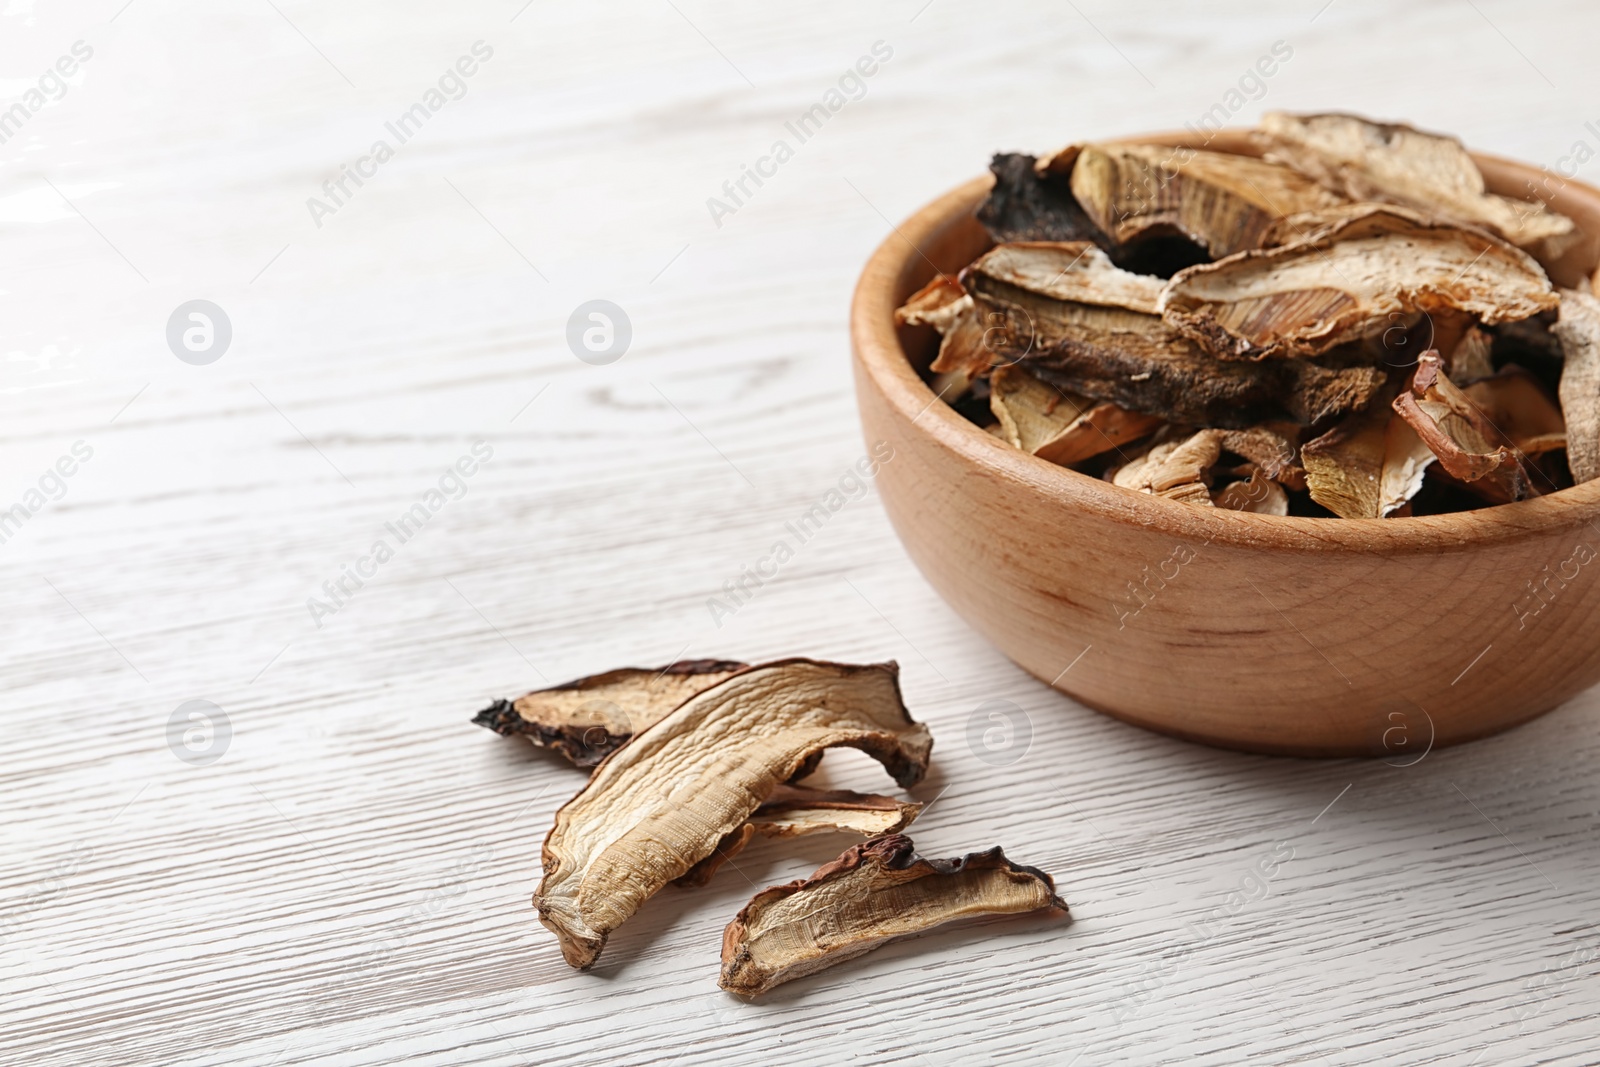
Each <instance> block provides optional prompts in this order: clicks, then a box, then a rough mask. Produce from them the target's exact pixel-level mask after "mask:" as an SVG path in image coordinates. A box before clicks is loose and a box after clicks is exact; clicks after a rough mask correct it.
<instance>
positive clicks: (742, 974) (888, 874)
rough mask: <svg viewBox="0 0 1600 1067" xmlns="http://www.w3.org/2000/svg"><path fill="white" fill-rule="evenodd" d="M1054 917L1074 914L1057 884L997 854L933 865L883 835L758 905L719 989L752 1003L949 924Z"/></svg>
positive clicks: (742, 916) (759, 898)
mask: <svg viewBox="0 0 1600 1067" xmlns="http://www.w3.org/2000/svg"><path fill="white" fill-rule="evenodd" d="M1046 910H1049V911H1054V912H1058V913H1060V914H1066V911H1067V904H1066V902H1065V901H1064V900H1062V899H1061V898H1060V897H1059V896H1057V895H1056V889H1055V882H1054V881H1053V880H1052V879H1051V877H1050V876H1049V875H1048V874H1046V873H1044V872H1043V871H1041V870H1038V869H1036V868H1033V867H1024V866H1022V865H1020V864H1015V863H1012V862H1011V861H1010V860H1008V859H1006V857H1005V853H1003V852H1002V851H1001V850H1000V849H998V848H992V849H990V850H988V851H987V852H974V853H972V854H970V855H968V856H965V857H962V858H959V859H952V860H928V859H924V858H923V857H921V856H919V855H917V854H916V852H915V850H914V846H913V844H912V842H911V839H910V838H908V837H905V836H904V835H901V834H895V835H893V836H889V837H881V838H878V839H876V840H874V841H868V842H865V843H863V844H860V845H854V846H852V847H851V848H850V849H848V850H847V851H846V852H845V853H844V854H843V855H842V856H840V857H839V858H838V859H836V860H834V861H832V862H831V863H828V864H825V865H823V866H822V867H820V868H818V869H817V870H816V872H815V873H813V874H812V875H811V877H809V878H805V879H801V880H798V881H794V882H790V883H789V884H787V885H780V886H772V887H770V888H768V889H764V890H762V891H761V892H759V893H757V894H756V895H755V896H754V897H752V898H751V900H750V902H749V903H748V904H746V905H745V906H744V908H743V909H742V910H740V912H739V914H738V915H737V916H736V917H735V918H734V920H733V921H732V922H730V923H729V924H728V927H727V929H726V930H725V931H723V936H722V976H721V979H720V981H719V982H718V984H719V985H721V986H722V988H723V989H726V990H728V991H729V992H732V993H740V994H743V995H745V996H753V995H756V994H759V993H765V992H767V991H768V990H770V989H772V988H773V987H775V986H778V985H781V984H783V983H784V982H787V981H790V980H791V979H795V978H801V977H804V976H805V975H808V974H815V973H816V972H818V971H821V970H824V969H826V968H828V967H832V966H834V965H835V964H839V963H843V962H845V961H846V960H849V959H854V958H855V957H857V956H860V955H863V954H864V953H867V952H871V951H872V950H873V949H875V948H879V947H881V946H882V945H885V944H887V943H889V942H891V941H893V940H896V939H898V938H902V937H907V936H910V935H913V934H917V933H921V932H922V931H925V930H930V929H932V928H934V927H936V926H940V925H943V924H945V923H948V922H953V921H956V920H961V919H972V918H978V917H982V916H989V915H1017V914H1025V913H1029V912H1039V911H1046Z"/></svg>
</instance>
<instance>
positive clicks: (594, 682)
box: [472, 659, 746, 767]
mask: <svg viewBox="0 0 1600 1067" xmlns="http://www.w3.org/2000/svg"><path fill="white" fill-rule="evenodd" d="M745 666H746V665H745V664H743V663H735V662H733V661H732V660H720V659H694V660H679V661H677V662H675V663H669V664H667V665H666V666H665V667H654V668H643V667H623V668H620V669H618V670H614V671H606V672H605V673H603V674H591V675H589V676H588V677H586V678H578V679H576V680H574V681H571V682H565V683H563V684H561V685H556V686H551V687H550V688H548V689H535V690H534V691H533V692H531V693H525V694H523V695H522V696H520V697H518V698H517V699H516V700H497V701H495V702H494V703H493V704H491V705H489V707H487V708H484V709H483V710H482V711H480V712H478V714H477V715H476V716H475V717H474V718H473V720H472V721H473V723H475V724H476V725H478V726H482V727H485V728H487V729H490V730H493V731H494V732H495V733H497V734H499V735H501V736H502V737H511V736H513V735H521V736H523V737H526V738H528V740H530V741H532V742H533V743H534V744H535V745H537V746H538V747H540V748H548V749H552V750H554V751H556V752H559V753H560V754H561V755H563V756H565V757H566V758H567V759H569V760H571V761H572V763H574V764H575V765H577V766H579V767H593V766H594V765H595V764H597V763H599V762H600V761H601V760H603V759H605V758H606V756H607V755H609V754H610V753H611V752H613V751H615V750H616V749H618V748H621V747H622V745H623V744H624V743H625V742H626V741H627V740H628V738H629V737H631V736H633V735H634V734H635V733H638V732H639V731H640V730H643V729H644V728H645V727H647V726H650V725H651V724H653V723H655V722H656V721H657V720H658V719H660V718H661V717H662V716H664V715H666V714H667V712H669V711H671V710H672V709H673V708H675V707H677V706H678V705H679V704H682V703H683V702H684V701H685V700H688V699H689V698H690V697H692V696H694V695H695V694H696V693H699V692H701V691H702V690H705V689H709V688H711V687H712V686H714V685H716V684H717V683H718V682H721V681H724V680H725V679H727V678H729V677H731V676H732V675H734V674H736V673H737V672H739V671H742V670H744V669H745Z"/></svg>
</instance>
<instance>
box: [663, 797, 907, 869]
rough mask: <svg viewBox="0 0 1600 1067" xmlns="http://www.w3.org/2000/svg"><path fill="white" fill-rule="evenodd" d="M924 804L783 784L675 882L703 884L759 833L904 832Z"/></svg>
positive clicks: (873, 835)
mask: <svg viewBox="0 0 1600 1067" xmlns="http://www.w3.org/2000/svg"><path fill="white" fill-rule="evenodd" d="M923 806H924V805H922V804H918V803H916V802H908V801H904V800H896V799H894V798H893V797H883V796H877V795H875V794H872V793H856V792H852V791H851V790H848V789H810V788H807V787H806V786H803V785H780V786H778V787H777V788H776V789H774V790H773V791H772V795H771V796H769V797H767V799H766V800H765V801H764V802H763V803H762V805H761V806H760V807H759V808H757V809H756V810H755V813H754V814H753V815H751V816H750V821H749V822H747V823H745V824H744V825H743V826H741V827H739V828H738V829H737V830H735V831H733V832H732V833H730V834H729V835H728V836H727V837H724V838H723V839H722V841H721V842H720V843H719V844H718V845H717V848H716V851H714V852H712V853H711V855H709V856H707V857H706V858H705V859H703V860H701V861H700V862H699V863H697V864H695V865H694V866H693V867H691V868H689V871H688V873H686V874H684V875H683V877H681V878H678V879H676V880H675V882H674V884H675V885H681V886H702V885H705V884H706V883H707V882H709V881H710V880H711V876H712V875H714V874H715V873H716V872H717V868H719V867H721V866H722V865H723V864H724V863H726V862H728V861H729V860H731V859H732V858H733V857H734V856H736V855H738V854H739V852H740V851H741V850H742V849H743V848H744V847H745V845H747V844H749V843H750V841H751V839H753V838H754V837H755V836H756V835H757V834H759V835H760V836H762V837H801V836H805V835H809V834H827V833H847V834H859V835H860V836H862V837H878V836H880V835H882V834H893V833H899V832H900V831H901V830H904V829H905V828H906V827H908V826H910V825H911V823H912V822H913V821H914V820H915V819H916V817H917V816H918V815H919V814H921V812H922V809H923Z"/></svg>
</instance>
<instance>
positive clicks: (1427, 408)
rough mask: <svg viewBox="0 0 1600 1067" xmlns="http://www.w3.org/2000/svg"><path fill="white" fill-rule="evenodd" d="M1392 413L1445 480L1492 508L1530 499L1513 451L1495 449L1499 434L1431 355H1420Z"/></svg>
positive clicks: (1434, 354) (1524, 475) (1504, 447)
mask: <svg viewBox="0 0 1600 1067" xmlns="http://www.w3.org/2000/svg"><path fill="white" fill-rule="evenodd" d="M1394 410H1395V411H1397V412H1398V413H1399V414H1400V416H1401V418H1403V419H1405V420H1406V422H1408V423H1410V425H1411V428H1412V429H1413V430H1415V431H1416V432H1417V436H1418V437H1420V438H1422V440H1423V442H1424V443H1425V444H1426V445H1427V446H1428V448H1429V449H1431V450H1432V451H1433V454H1434V455H1435V456H1438V457H1439V466H1440V468H1441V469H1442V470H1444V472H1445V473H1447V474H1448V475H1449V476H1450V477H1451V478H1454V479H1456V480H1457V481H1460V482H1462V483H1463V484H1465V485H1466V486H1467V488H1469V489H1471V490H1473V491H1474V492H1476V493H1478V494H1479V495H1480V496H1482V497H1484V499H1486V500H1489V501H1490V502H1492V503H1497V504H1503V503H1509V502H1511V501H1514V500H1522V499H1523V498H1525V497H1528V496H1531V495H1535V492H1536V491H1535V489H1534V488H1533V486H1532V485H1531V484H1530V483H1529V481H1528V474H1527V471H1526V470H1525V469H1524V468H1523V465H1522V461H1521V459H1520V457H1519V456H1518V455H1517V453H1516V451H1515V450H1514V449H1513V448H1511V447H1509V446H1508V445H1505V444H1496V443H1495V441H1496V440H1497V439H1499V438H1500V434H1499V432H1498V431H1497V430H1496V429H1495V428H1494V426H1493V425H1492V424H1491V423H1490V422H1489V420H1488V418H1487V417H1486V416H1485V415H1484V413H1483V410H1482V409H1481V408H1480V407H1479V406H1478V405H1477V404H1476V403H1474V402H1473V400H1472V398H1471V397H1469V396H1468V395H1467V394H1466V393H1464V392H1462V391H1461V390H1460V389H1459V388H1457V387H1456V386H1455V384H1454V383H1452V382H1451V381H1450V379H1449V378H1448V377H1446V376H1445V374H1444V371H1443V369H1442V364H1441V361H1440V359H1439V354H1438V353H1437V352H1424V353H1423V354H1422V356H1421V357H1420V358H1419V359H1418V360H1417V369H1416V371H1415V372H1413V374H1412V376H1411V382H1410V384H1409V386H1408V387H1407V388H1405V389H1403V390H1401V391H1400V395H1398V396H1396V397H1395V399H1394Z"/></svg>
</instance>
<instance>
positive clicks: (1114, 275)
mask: <svg viewBox="0 0 1600 1067" xmlns="http://www.w3.org/2000/svg"><path fill="white" fill-rule="evenodd" d="M973 274H981V275H983V276H985V277H988V278H992V279H994V280H995V281H998V282H1005V283H1006V284H1008V285H1014V286H1016V287H1017V288H1019V289H1026V290H1028V291H1029V292H1031V293H1038V294H1039V295H1041V296H1049V297H1054V298H1055V299H1057V300H1072V301H1076V302H1077V303H1080V304H1096V305H1099V306H1101V307H1120V308H1127V309H1128V310H1129V311H1142V312H1144V313H1145V314H1146V315H1155V314H1158V311H1157V307H1156V305H1157V302H1158V301H1159V300H1160V299H1161V289H1162V287H1163V286H1164V285H1165V284H1166V282H1165V281H1163V280H1162V279H1160V278H1157V277H1155V276H1154V275H1151V274H1135V273H1133V272H1132V271H1126V270H1123V269H1122V268H1120V267H1118V266H1116V265H1115V264H1114V263H1112V262H1111V259H1110V257H1109V256H1107V255H1106V254H1105V253H1104V252H1102V251H1100V249H1099V248H1098V247H1097V246H1096V245H1093V244H1091V243H1089V242H1088V241H1018V242H1015V243H1012V244H1003V245H996V246H995V247H994V248H992V249H990V250H989V251H988V252H985V253H984V254H983V255H982V256H980V257H978V259H977V260H976V261H974V262H973V263H972V265H971V266H969V267H967V269H966V271H965V272H964V275H965V276H968V277H970V276H971V275H973Z"/></svg>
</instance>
